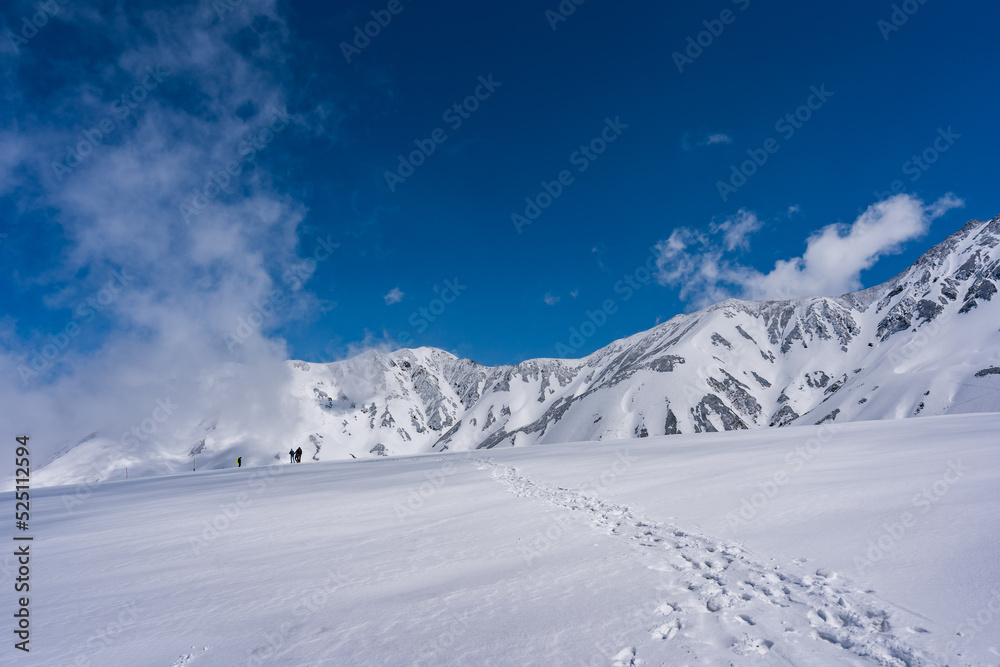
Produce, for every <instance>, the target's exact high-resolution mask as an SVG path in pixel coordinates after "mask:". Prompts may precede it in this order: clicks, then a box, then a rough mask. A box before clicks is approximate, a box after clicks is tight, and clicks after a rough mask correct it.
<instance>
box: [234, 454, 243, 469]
mask: <svg viewBox="0 0 1000 667" xmlns="http://www.w3.org/2000/svg"><path fill="white" fill-rule="evenodd" d="M236 467H237V468H242V467H243V457H242V456H237V457H236Z"/></svg>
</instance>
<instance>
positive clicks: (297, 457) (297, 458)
mask: <svg viewBox="0 0 1000 667" xmlns="http://www.w3.org/2000/svg"><path fill="white" fill-rule="evenodd" d="M295 462H296V463H302V448H301V447H299V448H298V449H296V450H295Z"/></svg>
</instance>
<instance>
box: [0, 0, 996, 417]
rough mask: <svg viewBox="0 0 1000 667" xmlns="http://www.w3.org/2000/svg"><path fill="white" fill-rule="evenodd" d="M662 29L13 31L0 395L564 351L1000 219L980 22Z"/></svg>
mask: <svg viewBox="0 0 1000 667" xmlns="http://www.w3.org/2000/svg"><path fill="white" fill-rule="evenodd" d="M43 4H44V3H43ZM675 4H676V3H660V2H651V1H644V2H637V3H625V4H622V3H612V2H602V1H601V0H588V1H587V2H584V3H582V4H580V5H575V4H574V3H572V2H570V1H569V0H567V1H566V2H563V3H562V4H561V5H560V3H559V2H557V0H549V1H547V2H546V1H538V2H527V1H518V0H513V1H511V2H506V3H489V4H486V5H480V4H476V3H467V2H461V3H460V2H438V3H423V2H409V1H408V0H400V1H399V2H398V3H389V2H383V1H382V0H374V1H372V2H341V3H336V4H335V7H333V8H331V7H330V6H329V4H328V3H308V2H291V3H277V4H276V3H273V2H268V1H266V0H242V1H238V0H231V1H227V0H219V2H216V3H214V4H213V3H206V4H202V5H196V4H188V3H181V4H176V5H175V4H170V5H157V4H155V3H147V4H143V3H125V4H116V3H109V2H105V3H100V2H99V3H91V4H87V5H83V4H79V3H73V2H67V3H60V2H58V0H52V2H50V3H49V4H48V5H45V6H46V7H48V8H49V9H48V12H49V14H45V15H38V12H40V11H43V10H40V9H39V8H38V7H37V6H35V5H33V4H31V3H26V2H7V3H5V4H4V5H3V7H2V10H0V29H2V31H3V35H4V39H3V43H2V44H0V58H2V61H0V62H2V68H3V74H2V77H3V79H2V89H3V96H4V104H3V108H2V110H0V119H2V126H0V147H2V149H0V235H5V236H3V237H2V238H0V261H2V266H3V271H0V281H2V282H0V294H2V297H0V299H2V308H0V350H2V352H3V363H2V368H0V370H2V371H3V372H4V373H5V374H6V375H7V377H8V380H7V381H8V382H9V384H10V386H9V387H7V388H5V390H4V391H5V394H8V395H9V394H14V393H17V392H24V391H25V390H26V387H27V388H31V390H32V391H36V390H37V391H42V390H44V388H45V387H47V386H50V385H58V386H59V387H62V389H58V390H53V391H54V394H53V395H61V394H60V393H59V392H65V393H66V394H69V393H73V392H76V394H77V395H78V394H79V393H80V392H83V393H88V392H89V393H93V395H94V398H93V401H94V405H93V406H91V409H97V408H96V407H95V406H98V405H100V404H101V403H100V402H101V401H107V400H108V399H107V396H108V394H107V393H106V392H107V391H108V387H110V386H115V387H126V388H132V389H136V388H140V387H144V386H146V384H148V383H150V382H153V381H154V380H155V381H157V382H159V381H165V379H166V378H168V377H169V378H170V381H174V380H176V379H177V378H180V377H187V378H197V377H198V374H199V372H200V369H202V368H204V367H206V366H210V365H217V364H225V363H227V362H229V361H239V362H243V363H247V364H253V363H260V364H262V365H263V366H264V367H267V368H270V366H267V364H266V363H265V361H262V359H264V360H268V363H269V362H270V361H274V360H278V359H281V358H287V357H292V358H299V359H306V360H309V361H330V360H334V359H338V358H343V357H345V356H348V355H350V354H353V353H356V352H358V351H361V350H363V349H366V348H368V347H395V346H398V345H400V344H403V343H405V345H406V346H419V345H431V346H436V347H441V348H444V349H447V350H450V351H452V352H454V353H456V354H459V355H461V356H467V357H470V358H473V359H475V360H476V361H479V362H480V363H485V364H499V363H516V362H518V361H521V360H523V359H527V358H533V357H542V356H561V355H560V353H561V352H562V353H565V352H567V350H568V352H570V353H572V356H584V355H585V354H588V353H590V352H592V351H593V350H595V349H597V348H599V347H601V346H603V345H605V344H607V343H608V342H610V341H612V340H615V339H617V338H620V337H623V336H626V335H630V334H633V333H636V332H638V331H641V330H644V329H647V328H649V327H651V326H653V325H655V324H656V323H658V322H662V321H665V320H667V319H669V318H670V317H672V316H673V315H675V314H677V313H680V312H685V311H689V310H692V309H694V308H697V307H701V306H704V305H706V304H708V303H711V302H712V301H714V300H716V299H718V298H724V297H726V296H743V297H748V298H780V297H785V296H797V295H800V292H801V291H802V290H807V291H808V293H822V294H830V295H835V294H840V293H842V292H844V291H847V290H849V289H856V288H857V287H861V286H866V287H867V286H871V285H874V284H877V283H879V282H881V281H884V280H886V279H888V278H890V277H891V276H893V275H895V274H896V273H897V272H898V271H900V270H902V269H903V268H905V267H906V266H908V265H909V264H910V263H911V262H912V261H913V260H915V259H916V258H917V257H918V256H919V255H920V254H921V253H922V252H923V251H925V250H926V249H927V248H929V247H930V246H931V245H932V244H934V243H936V242H938V241H940V240H942V239H943V238H945V237H946V236H947V235H948V234H949V233H951V232H953V231H954V230H956V229H957V228H958V227H960V226H961V225H962V224H963V223H964V222H965V221H966V220H968V219H971V218H974V217H975V218H980V219H982V218H990V217H993V216H994V215H996V214H998V213H1000V193H998V190H997V188H996V176H997V168H996V159H997V157H996V156H997V155H1000V131H998V127H997V122H996V103H997V101H998V94H997V77H996V73H997V72H998V71H1000V67H998V65H1000V62H998V59H1000V58H998V56H997V52H996V48H995V34H994V26H995V25H996V24H997V23H998V22H1000V8H998V7H997V6H996V4H995V3H986V2H972V3H962V4H961V5H960V6H955V5H954V4H949V3H944V2H940V1H937V0H928V1H927V2H925V3H924V4H920V3H918V2H916V1H915V0H911V2H909V3H902V5H897V7H899V9H898V10H896V9H894V5H893V3H889V2H887V3H879V2H844V3H839V4H838V5H837V6H836V7H832V6H827V5H814V4H809V3H792V2H785V3H774V2H772V3H765V2H762V1H760V0H739V1H738V2H730V1H729V0H726V1H722V0H720V1H717V2H699V3H687V4H686V5H685V6H682V7H677V6H674V5H675ZM560 7H562V8H563V10H564V12H565V13H568V12H566V10H567V8H570V7H573V8H575V9H574V10H573V11H572V13H571V14H569V15H567V16H563V15H561V14H555V13H554V12H558V11H559V8H560ZM904 9H905V10H910V13H906V11H904ZM393 11H395V13H393ZM372 12H375V16H374V17H373V15H372ZM554 17H558V18H554ZM379 18H381V20H382V22H383V23H385V25H384V26H381V25H380V26H378V27H377V29H376V24H374V23H371V22H372V21H377V20H378V19H379ZM388 19H391V20H388ZM32 21H34V22H35V27H36V28H37V29H35V30H32V29H31V28H30V27H29V24H30V22H32ZM894 21H895V23H894ZM39 25H40V26H41V27H38V26H39ZM366 27H367V29H368V30H369V31H370V33H372V34H374V35H375V36H374V37H370V38H369V39H368V40H367V41H365V40H363V39H359V40H358V41H357V42H355V41H354V40H355V38H356V36H357V34H358V31H361V32H363V31H364V30H365V29H366ZM376 33H377V34H376ZM689 38H690V41H689ZM699 41H700V42H701V44H700V45H698V42H699ZM345 44H347V45H349V46H345ZM678 54H680V55H678ZM477 94H478V97H477ZM455 105H465V106H464V107H463V106H460V107H459V109H456V108H455ZM788 114H791V117H790V118H786V116H787V115H788ZM796 114H798V118H797V119H796ZM102 122H103V123H104V126H103V131H102V125H101V124H102ZM88 133H89V134H88ZM435 138H436V139H437V140H436V141H435ZM81 146H82V149H79V147H81ZM420 146H423V147H424V149H423V151H424V153H429V154H428V155H424V154H421V153H418V154H417V156H416V158H415V159H414V162H419V163H420V164H419V166H416V167H414V169H413V171H412V173H410V172H409V170H408V168H407V167H402V169H401V167H400V160H399V157H398V156H400V155H403V156H406V158H407V162H409V157H410V156H411V154H412V153H413V152H414V151H420ZM74 147H76V148H77V149H79V150H78V151H75V152H77V153H79V152H80V151H83V152H86V153H87V154H86V155H73V154H71V155H67V148H74ZM429 147H433V152H431V151H430V148H429ZM70 152H71V153H74V151H70ZM921 155H924V158H920V156H921ZM754 156H756V158H757V164H752V163H747V161H748V160H752V159H753V158H754ZM914 156H917V158H918V160H917V161H914V159H913V158H914ZM924 159H927V160H930V161H931V162H933V163H932V164H931V163H927V162H924V161H923V160H924ZM744 163H747V164H748V165H749V166H747V165H744ZM740 168H743V170H744V172H753V173H752V174H751V175H749V176H745V173H744V176H745V178H744V179H742V180H741V177H740V176H735V177H734V176H733V169H737V170H739V169H740ZM227 169H229V173H228V174H227V173H226V172H227ZM388 172H395V177H391V176H387V173H388ZM560 179H562V182H560ZM744 180H745V182H744ZM894 181H898V184H897V188H896V190H897V193H898V192H902V193H905V194H908V195H910V197H897V198H896V199H893V200H891V201H889V202H883V204H881V205H880V207H876V208H873V209H871V211H870V212H869V213H868V217H867V218H864V220H863V221H862V223H859V224H855V223H856V220H858V218H859V215H860V214H861V212H863V211H865V210H866V209H868V207H870V206H873V205H876V204H877V203H878V202H879V201H880V200H883V199H887V198H888V197H889V196H890V194H893V193H891V192H890V189H891V187H892V185H893V183H894ZM720 182H722V183H728V186H729V187H725V186H720ZM546 184H548V185H547V187H546ZM546 190H547V191H546ZM555 193H557V195H558V196H555V197H554V198H552V199H551V201H550V203H549V200H548V199H546V197H550V196H551V195H552V194H555ZM539 195H541V199H539ZM526 198H528V199H529V200H535V201H536V202H538V203H546V204H547V205H546V206H545V208H544V210H541V208H540V209H539V211H538V212H539V213H540V215H538V216H537V218H536V219H534V220H532V221H531V224H517V221H518V220H521V221H522V223H523V222H524V221H525V220H526V219H527V216H528V214H529V213H534V212H533V211H531V210H530V207H529V204H528V203H526ZM526 208H528V209H529V211H526ZM515 214H517V215H520V216H525V217H524V218H515V219H514V220H512V216H513V215H515ZM831 225H839V226H836V227H831ZM316 260H319V261H316ZM776 263H777V265H776ZM116 271H117V272H118V273H117V274H115V273H114V272H116ZM116 276H117V277H116ZM626 276H631V277H632V278H631V279H632V280H633V281H635V283H634V284H635V287H634V288H633V287H630V286H627V285H628V283H627V282H626V283H625V284H623V283H622V282H620V281H623V280H625V278H626ZM644 278H645V279H646V280H647V282H643V280H642V279H644ZM608 299H613V300H614V301H615V305H616V306H617V307H616V309H615V313H614V314H612V315H610V316H608V317H607V318H606V319H607V322H606V324H604V325H603V326H601V327H599V328H597V329H596V331H595V332H594V333H593V335H591V336H588V337H586V338H585V340H582V341H580V340H579V339H576V340H575V341H574V340H573V334H572V328H573V327H576V328H577V329H578V328H579V326H580V324H581V323H583V322H585V321H587V319H588V312H590V313H596V311H597V310H598V309H600V308H601V307H602V304H604V303H605V302H606V301H607V300H608ZM598 319H601V318H600V317H599V316H598ZM63 334H65V337H64V336H63ZM63 341H65V343H66V344H65V345H63V344H62V343H63ZM577 343H579V344H577ZM46 345H50V347H49V348H48V352H49V354H48V355H47V356H46V355H44V354H42V351H43V350H45V346H46ZM51 345H56V348H53V347H51ZM40 355H41V357H42V358H41V359H39V356H40ZM32 360H34V361H35V362H36V364H35V366H34V367H32V366H31V362H32ZM26 364H27V365H28V367H29V368H33V369H34V371H35V372H34V373H27V375H26V374H25V373H24V371H23V368H24V366H25V365H26ZM268 372H269V371H268ZM265 377H266V373H265ZM178 381H180V380H178ZM189 381H190V382H192V383H195V382H196V381H195V380H189ZM59 383H63V384H59ZM192 386H193V385H192ZM50 393H52V392H50ZM123 400H124V399H123ZM143 400H146V399H143ZM136 401H139V399H136ZM80 410H81V411H82V410H84V407H81V408H80Z"/></svg>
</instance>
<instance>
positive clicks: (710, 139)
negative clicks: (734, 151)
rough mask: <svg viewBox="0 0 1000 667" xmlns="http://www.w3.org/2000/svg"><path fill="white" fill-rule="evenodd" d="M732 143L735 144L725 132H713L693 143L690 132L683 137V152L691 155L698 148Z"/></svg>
mask: <svg viewBox="0 0 1000 667" xmlns="http://www.w3.org/2000/svg"><path fill="white" fill-rule="evenodd" d="M731 143H733V138H732V137H731V136H730V135H728V134H726V133H725V132H711V133H709V134H707V135H705V136H704V137H702V138H701V139H699V140H698V141H692V139H691V133H690V132H685V133H684V134H683V136H681V150H683V151H684V152H685V153H690V152H691V151H693V150H694V149H695V148H696V147H700V148H704V147H706V146H718V145H720V144H731Z"/></svg>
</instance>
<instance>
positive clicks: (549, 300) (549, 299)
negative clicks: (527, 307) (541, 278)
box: [542, 292, 559, 306]
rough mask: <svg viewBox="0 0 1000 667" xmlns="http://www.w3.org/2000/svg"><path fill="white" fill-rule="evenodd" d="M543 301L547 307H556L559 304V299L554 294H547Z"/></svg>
mask: <svg viewBox="0 0 1000 667" xmlns="http://www.w3.org/2000/svg"><path fill="white" fill-rule="evenodd" d="M542 301H544V302H545V305H546V306H554V305H556V304H557V303H559V297H558V296H555V295H554V294H552V292H546V293H545V296H544V297H542Z"/></svg>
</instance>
